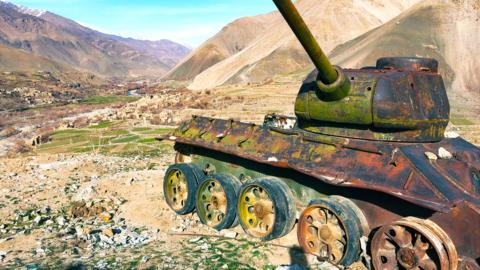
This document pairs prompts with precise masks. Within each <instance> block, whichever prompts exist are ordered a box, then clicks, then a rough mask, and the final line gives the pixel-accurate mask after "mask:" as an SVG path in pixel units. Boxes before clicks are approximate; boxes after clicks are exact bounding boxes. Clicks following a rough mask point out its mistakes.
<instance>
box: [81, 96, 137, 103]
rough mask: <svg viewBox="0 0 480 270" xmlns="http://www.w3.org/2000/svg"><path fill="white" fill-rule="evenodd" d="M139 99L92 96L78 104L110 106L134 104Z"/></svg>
mask: <svg viewBox="0 0 480 270" xmlns="http://www.w3.org/2000/svg"><path fill="white" fill-rule="evenodd" d="M139 99H140V97H129V96H93V97H88V98H86V99H84V100H82V101H81V102H80V103H83V104H110V103H116V102H122V103H125V102H134V101H137V100H139Z"/></svg>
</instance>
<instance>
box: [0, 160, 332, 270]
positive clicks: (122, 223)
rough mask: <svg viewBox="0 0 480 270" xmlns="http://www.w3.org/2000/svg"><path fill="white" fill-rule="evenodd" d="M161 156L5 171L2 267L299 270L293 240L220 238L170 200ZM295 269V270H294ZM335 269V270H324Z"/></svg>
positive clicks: (26, 163)
mask: <svg viewBox="0 0 480 270" xmlns="http://www.w3.org/2000/svg"><path fill="white" fill-rule="evenodd" d="M172 159H173V153H168V154H166V155H164V156H162V157H157V158H144V157H139V156H137V157H117V156H107V155H101V154H92V153H88V154H37V155H30V156H26V157H18V158H13V159H3V160H2V163H1V164H0V178H1V180H0V193H1V194H2V195H1V196H0V206H1V207H0V220H1V222H0V258H1V259H0V260H1V262H0V268H2V269H276V268H277V267H278V266H280V265H283V264H284V265H290V266H289V267H284V268H280V269H296V268H292V267H298V268H297V269H302V268H300V265H301V264H307V260H308V259H307V258H306V257H305V255H304V254H302V252H301V251H299V249H298V247H295V246H294V245H292V243H291V241H290V240H289V239H292V238H294V237H295V235H290V236H287V238H286V239H281V240H278V241H274V242H272V243H269V244H263V243H259V242H256V241H254V240H253V239H249V238H247V237H246V236H245V235H244V234H243V233H242V232H241V229H239V228H238V227H237V228H234V229H232V230H228V231H222V232H216V231H213V230H211V229H209V228H207V227H205V226H203V225H201V224H200V223H199V220H198V218H197V217H196V215H195V214H192V215H187V216H183V217H179V216H176V215H175V214H174V213H173V211H171V210H170V209H169V208H168V206H167V205H166V203H165V202H164V199H163V195H162V177H163V172H164V170H165V168H166V166H167V165H168V164H169V163H170V162H171V161H172ZM292 265H294V266H292ZM324 266H326V265H324Z"/></svg>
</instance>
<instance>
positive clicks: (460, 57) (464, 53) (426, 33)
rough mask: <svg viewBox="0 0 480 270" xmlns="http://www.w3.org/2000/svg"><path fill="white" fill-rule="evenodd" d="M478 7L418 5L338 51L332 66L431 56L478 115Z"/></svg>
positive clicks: (458, 97) (430, 0)
mask: <svg viewBox="0 0 480 270" xmlns="http://www.w3.org/2000/svg"><path fill="white" fill-rule="evenodd" d="M478 44H480V2H479V1H478V0H476V1H469V0H466V1H438V0H436V1H434V0H427V1H422V2H421V3H418V4H417V5H415V6H413V7H412V8H411V9H409V10H407V11H405V12H404V13H402V14H401V15H400V16H398V17H396V18H394V19H393V20H391V21H390V22H388V23H386V24H384V25H382V26H381V27H378V28H376V29H375V30H372V31H370V32H368V33H365V34H364V35H362V36H360V37H358V38H356V39H354V40H352V41H350V42H347V43H345V44H343V45H341V46H339V47H337V48H336V49H335V50H334V51H333V52H332V55H331V56H332V61H333V62H334V63H336V64H339V65H341V66H344V67H352V68H359V67H362V66H371V65H375V61H376V59H377V58H379V57H383V56H419V57H432V58H435V59H437V60H438V61H439V62H440V72H441V73H442V75H443V78H444V80H445V82H446V84H447V86H448V88H449V95H450V98H451V99H452V100H453V101H455V102H457V103H465V102H470V103H472V102H473V103H475V107H476V108H477V110H478V111H479V112H480V106H478V99H479V98H480V76H478V71H479V70H480V61H479V58H478V55H480V46H479V45H478Z"/></svg>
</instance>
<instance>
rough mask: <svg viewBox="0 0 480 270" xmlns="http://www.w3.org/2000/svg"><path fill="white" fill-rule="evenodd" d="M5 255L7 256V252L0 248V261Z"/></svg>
mask: <svg viewBox="0 0 480 270" xmlns="http://www.w3.org/2000/svg"><path fill="white" fill-rule="evenodd" d="M6 257H7V252H6V251H3V250H0V261H3V260H5V258H6Z"/></svg>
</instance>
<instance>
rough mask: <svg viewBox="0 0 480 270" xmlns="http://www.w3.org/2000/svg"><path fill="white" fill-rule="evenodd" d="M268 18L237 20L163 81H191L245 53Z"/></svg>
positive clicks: (266, 16) (269, 17)
mask: <svg viewBox="0 0 480 270" xmlns="http://www.w3.org/2000/svg"><path fill="white" fill-rule="evenodd" d="M272 17H273V16H272V15H271V14H266V15H260V16H255V17H245V18H241V19H238V20H236V21H234V22H232V23H230V24H228V25H227V26H225V27H224V28H223V29H222V30H221V31H220V32H219V33H218V34H216V35H215V36H213V37H212V38H210V39H209V40H207V41H206V42H204V43H203V44H202V45H201V46H200V47H198V48H197V49H196V50H194V51H193V52H192V53H190V54H189V55H188V56H187V57H185V58H184V59H183V60H182V61H181V62H179V63H178V64H177V65H176V66H175V67H174V68H173V69H172V70H171V71H169V72H168V73H167V74H166V75H165V76H164V78H165V79H171V80H191V79H193V78H194V77H195V76H197V75H198V74H199V73H201V72H202V71H204V70H205V69H207V68H209V67H211V66H213V65H214V64H216V63H218V62H220V61H222V60H224V59H226V58H228V57H230V56H232V55H234V54H236V53H238V52H239V51H241V50H243V49H245V48H246V47H247V46H248V45H249V44H250V42H251V41H252V40H254V39H255V38H257V37H258V36H259V35H260V34H261V33H263V32H264V31H265V30H266V27H267V26H268V25H269V22H270V21H271V19H272Z"/></svg>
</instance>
